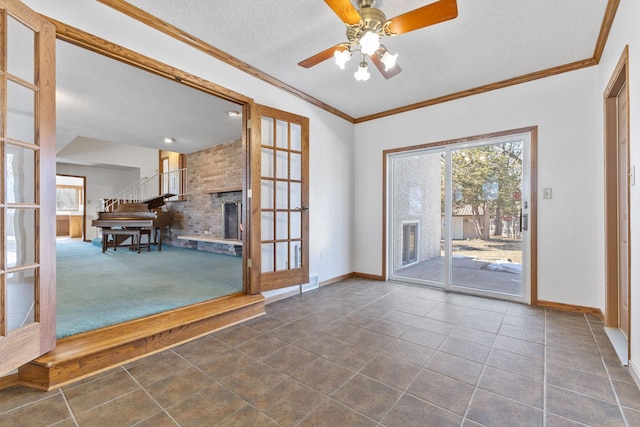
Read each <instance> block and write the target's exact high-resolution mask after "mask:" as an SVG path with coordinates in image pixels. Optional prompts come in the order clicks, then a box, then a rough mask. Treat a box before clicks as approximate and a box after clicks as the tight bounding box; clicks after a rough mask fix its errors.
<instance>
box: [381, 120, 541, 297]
mask: <svg viewBox="0 0 640 427" xmlns="http://www.w3.org/2000/svg"><path fill="white" fill-rule="evenodd" d="M533 129H534V128H531V129H524V130H516V131H511V132H505V133H501V134H492V135H485V136H478V137H472V138H467V139H464V140H454V141H447V142H444V143H435V144H428V145H424V146H419V147H409V148H405V149H400V150H394V151H393V152H387V153H386V159H387V164H386V174H387V178H386V179H387V194H388V199H387V218H388V223H387V230H388V242H389V243H388V249H387V254H388V262H387V265H389V266H390V269H389V271H388V277H389V278H390V279H392V280H399V281H406V282H411V283H416V284H423V285H428V286H434V287H438V288H442V289H445V290H448V291H454V292H462V293H468V294H475V295H483V296H490V297H494V298H500V299H508V300H514V301H521V302H527V303H530V302H532V300H534V298H533V297H532V289H534V287H533V285H532V275H531V274H530V273H531V271H532V267H531V265H532V262H531V259H532V252H533V251H532V250H531V247H532V236H533V235H534V232H533V230H532V225H534V224H535V222H534V216H535V215H534V214H535V203H534V201H533V200H532V199H531V194H532V182H533V180H532V179H531V177H532V171H533V169H534V165H535V164H534V162H533V161H532V158H533V156H532V152H535V151H534V150H533V149H532V146H533V145H534V144H535V141H534V138H532V133H533Z"/></svg>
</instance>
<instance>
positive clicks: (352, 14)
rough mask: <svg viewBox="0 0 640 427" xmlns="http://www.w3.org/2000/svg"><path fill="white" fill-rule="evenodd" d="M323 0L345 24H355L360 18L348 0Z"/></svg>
mask: <svg viewBox="0 0 640 427" xmlns="http://www.w3.org/2000/svg"><path fill="white" fill-rule="evenodd" d="M324 2H325V3H326V4H328V5H329V7H330V8H331V10H333V12H334V13H335V14H336V15H338V18H340V19H342V22H344V23H345V24H347V25H355V24H357V23H359V22H360V20H361V19H362V18H360V14H359V13H358V11H357V10H356V8H355V7H353V4H352V3H351V2H350V1H349V0H324Z"/></svg>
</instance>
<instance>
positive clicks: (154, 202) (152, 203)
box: [142, 193, 175, 210]
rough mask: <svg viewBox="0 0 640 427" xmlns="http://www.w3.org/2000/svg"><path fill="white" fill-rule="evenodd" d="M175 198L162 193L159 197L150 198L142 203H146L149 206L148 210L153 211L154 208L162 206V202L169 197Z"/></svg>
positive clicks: (169, 194)
mask: <svg viewBox="0 0 640 427" xmlns="http://www.w3.org/2000/svg"><path fill="white" fill-rule="evenodd" d="M173 196H175V194H171V193H164V194H161V195H159V196H155V197H151V198H149V199H146V200H143V201H142V203H146V204H147V205H148V206H149V210H153V209H155V208H159V207H160V206H162V205H164V201H165V200H166V199H169V198H171V197H173Z"/></svg>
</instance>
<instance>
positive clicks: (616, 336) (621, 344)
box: [604, 327, 629, 366]
mask: <svg viewBox="0 0 640 427" xmlns="http://www.w3.org/2000/svg"><path fill="white" fill-rule="evenodd" d="M604 332H605V333H606V334H607V336H608V337H609V341H611V345H613V349H614V350H615V351H616V354H617V355H618V358H619V359H620V362H622V364H623V365H624V366H627V365H629V343H628V342H627V338H626V337H625V336H624V334H623V333H622V331H621V330H620V329H617V328H608V327H605V328H604Z"/></svg>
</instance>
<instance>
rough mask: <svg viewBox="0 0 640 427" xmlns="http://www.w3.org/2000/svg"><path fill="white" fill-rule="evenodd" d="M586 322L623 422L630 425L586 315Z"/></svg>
mask: <svg viewBox="0 0 640 427" xmlns="http://www.w3.org/2000/svg"><path fill="white" fill-rule="evenodd" d="M585 321H586V322H587V326H588V327H589V332H591V338H593V341H594V342H595V344H596V348H597V349H598V354H599V355H600V362H601V363H602V366H603V367H604V371H605V372H606V373H607V380H609V385H610V386H611V391H613V395H614V397H615V398H616V403H617V406H618V410H619V411H620V414H621V415H622V420H623V421H624V423H625V425H627V426H628V425H629V421H628V420H627V416H626V414H625V413H624V409H622V406H623V405H622V403H621V402H620V398H619V397H618V392H617V391H616V388H615V386H614V385H613V378H611V374H610V373H609V368H608V366H607V363H606V362H605V361H604V356H603V355H602V351H601V350H600V344H598V340H597V339H596V335H595V333H594V332H593V328H592V326H591V322H589V319H587V318H586V315H585Z"/></svg>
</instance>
